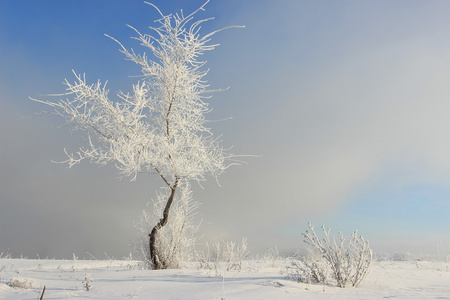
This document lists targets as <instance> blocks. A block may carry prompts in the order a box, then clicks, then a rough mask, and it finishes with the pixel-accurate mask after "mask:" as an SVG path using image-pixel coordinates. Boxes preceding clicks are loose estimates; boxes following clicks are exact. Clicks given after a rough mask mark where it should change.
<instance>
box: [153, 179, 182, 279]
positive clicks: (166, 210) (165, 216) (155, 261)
mask: <svg viewBox="0 0 450 300" xmlns="http://www.w3.org/2000/svg"><path fill="white" fill-rule="evenodd" d="M177 187H178V179H176V180H175V183H174V185H173V186H170V189H171V192H170V196H169V199H167V203H166V207H165V208H164V212H163V218H162V219H160V220H159V222H158V223H157V224H156V225H155V227H153V229H152V232H151V233H150V234H149V237H150V241H149V245H150V260H151V262H152V265H153V269H155V270H159V269H163V268H164V265H163V264H161V261H160V260H159V257H158V253H157V249H156V236H157V234H158V231H159V230H160V229H161V228H162V227H164V226H165V225H166V224H167V222H168V221H169V211H170V206H171V205H172V203H173V200H174V198H175V192H176V190H177Z"/></svg>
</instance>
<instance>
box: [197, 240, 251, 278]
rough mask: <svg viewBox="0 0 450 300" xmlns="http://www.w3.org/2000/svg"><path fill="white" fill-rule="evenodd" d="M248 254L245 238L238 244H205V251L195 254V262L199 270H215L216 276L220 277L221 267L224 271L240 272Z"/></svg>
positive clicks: (220, 242) (226, 242) (229, 242)
mask: <svg viewBox="0 0 450 300" xmlns="http://www.w3.org/2000/svg"><path fill="white" fill-rule="evenodd" d="M249 254H250V251H249V250H248V246H247V238H243V239H242V240H241V242H240V243H238V244H237V243H235V242H232V241H223V240H219V241H218V242H215V243H213V244H211V246H210V245H209V243H206V251H200V252H197V260H198V261H199V268H200V269H206V270H215V272H216V276H221V273H222V272H221V269H222V266H221V265H223V266H224V271H230V270H239V271H240V270H242V264H243V261H244V260H245V259H246V258H247V257H248V255H249Z"/></svg>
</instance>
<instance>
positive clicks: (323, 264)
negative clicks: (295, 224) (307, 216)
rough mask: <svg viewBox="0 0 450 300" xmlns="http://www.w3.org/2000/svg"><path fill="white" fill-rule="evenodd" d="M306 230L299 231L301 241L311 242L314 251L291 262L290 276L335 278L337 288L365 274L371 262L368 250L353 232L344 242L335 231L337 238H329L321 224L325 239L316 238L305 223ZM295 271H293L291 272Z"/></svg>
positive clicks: (319, 279)
mask: <svg viewBox="0 0 450 300" xmlns="http://www.w3.org/2000/svg"><path fill="white" fill-rule="evenodd" d="M308 226H309V228H310V231H308V230H307V231H306V233H303V237H304V238H305V239H304V241H305V243H307V244H309V245H311V246H312V247H313V248H314V250H315V253H316V254H315V255H314V254H311V253H310V254H307V255H304V256H302V257H300V258H299V261H297V262H294V264H293V266H292V267H291V269H290V274H291V277H296V278H297V279H298V280H299V281H303V282H311V281H315V282H323V283H327V282H328V277H330V276H331V277H332V278H333V279H334V280H336V285H337V286H338V287H346V286H347V285H348V284H351V285H352V286H353V287H357V286H358V285H359V284H360V283H361V281H362V280H363V279H364V278H365V277H366V276H367V274H368V273H369V271H370V266H371V264H372V250H371V249H370V246H369V241H368V240H366V239H364V238H363V237H362V236H359V237H358V234H357V231H355V232H354V233H353V234H352V236H351V238H350V239H349V240H348V241H347V240H346V239H345V238H344V236H343V234H342V233H340V232H339V239H338V240H336V239H335V238H331V237H330V229H325V227H324V226H322V230H323V233H324V235H325V238H323V239H320V238H319V237H318V236H317V234H316V232H315V231H314V226H312V225H311V223H308ZM294 271H295V272H297V273H295V272H294Z"/></svg>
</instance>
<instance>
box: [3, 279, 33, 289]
mask: <svg viewBox="0 0 450 300" xmlns="http://www.w3.org/2000/svg"><path fill="white" fill-rule="evenodd" d="M33 283H34V281H33V280H31V279H28V278H11V279H10V280H9V284H8V285H9V286H10V287H12V288H16V289H31V288H33Z"/></svg>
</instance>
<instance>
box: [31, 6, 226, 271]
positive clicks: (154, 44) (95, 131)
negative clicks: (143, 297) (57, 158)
mask: <svg viewBox="0 0 450 300" xmlns="http://www.w3.org/2000/svg"><path fill="white" fill-rule="evenodd" d="M207 3H208V1H207V2H206V3H205V4H203V5H202V6H201V7H200V8H199V9H197V10H196V11H194V12H193V13H191V14H189V15H187V16H185V15H184V14H183V11H181V12H180V13H178V14H174V15H172V14H170V15H164V14H163V13H162V12H161V11H160V10H159V9H158V8H157V7H156V6H154V5H153V4H151V3H147V4H149V5H151V6H153V7H154V8H155V9H156V10H157V12H158V13H159V14H160V18H159V19H158V20H156V23H157V24H158V26H156V27H150V29H151V34H142V33H140V32H139V31H138V30H136V29H135V28H133V27H131V26H129V27H130V28H131V29H133V30H134V31H135V32H136V37H134V39H136V40H138V41H139V42H140V44H141V45H142V46H143V47H144V48H147V50H150V51H149V53H148V54H147V53H143V54H138V53H136V52H135V51H134V50H133V49H130V50H128V49H126V48H125V47H124V46H123V45H122V44H121V43H120V42H119V41H117V40H115V39H114V38H112V37H110V38H111V39H113V40H114V41H116V42H117V43H118V44H119V45H120V47H121V52H122V53H123V54H124V55H125V56H126V58H127V59H129V60H131V61H133V62H135V63H136V64H137V65H138V66H139V67H140V68H141V71H142V78H141V80H140V81H138V82H137V83H136V84H134V85H133V92H132V93H131V94H130V93H123V92H119V93H118V95H117V96H118V99H115V100H111V99H110V97H109V90H108V89H107V88H106V84H102V83H101V82H100V81H98V82H97V83H95V84H88V83H87V82H86V78H85V76H84V75H83V76H81V75H77V74H76V73H75V72H74V74H75V78H76V81H75V82H74V83H71V82H69V81H68V80H66V81H65V85H66V86H67V93H66V94H63V95H58V96H66V97H68V98H65V99H60V100H59V101H56V102H53V101H42V100H36V99H32V100H35V101H38V102H41V103H44V104H47V105H49V106H51V107H53V108H54V110H55V112H56V113H57V114H58V115H60V116H62V117H64V118H65V119H66V120H67V122H68V123H70V124H72V125H73V126H74V127H75V128H76V129H79V130H82V131H84V132H85V133H86V134H87V141H88V143H87V145H86V146H85V147H81V148H80V149H79V151H78V152H76V153H75V154H69V153H67V152H66V154H67V156H68V159H67V161H66V162H67V163H68V164H69V166H70V167H71V166H73V165H75V164H77V163H79V162H80V161H82V160H84V159H88V160H90V161H91V162H92V163H95V164H107V163H110V162H113V163H114V164H115V166H116V167H117V168H118V170H119V171H120V173H121V174H122V175H124V176H129V177H131V179H132V180H134V179H135V178H136V176H137V175H138V174H140V173H145V174H157V175H158V176H159V177H160V178H161V179H162V181H163V182H164V184H165V186H166V188H167V189H168V193H167V200H166V203H165V205H164V209H163V211H162V216H161V219H160V220H159V221H158V222H157V224H155V225H154V227H153V228H152V230H151V232H150V233H149V237H150V238H149V251H150V257H151V263H152V267H153V268H155V269H160V268H162V267H163V265H162V264H161V261H160V259H159V257H158V255H157V253H158V249H157V237H158V231H159V230H160V229H161V228H162V227H164V226H165V225H166V224H167V222H168V221H169V212H170V208H171V206H172V203H173V201H174V199H175V194H176V191H177V189H178V187H179V186H180V184H181V182H182V181H183V180H186V181H191V180H197V181H203V180H205V177H206V175H208V174H210V175H213V176H218V175H219V174H220V173H222V172H223V171H224V170H225V169H226V168H227V166H228V165H229V163H228V162H227V161H229V160H230V159H231V158H232V156H231V155H230V154H228V153H226V152H225V151H224V149H223V148H222V147H221V146H220V145H219V141H218V140H217V139H216V138H215V137H213V134H212V133H211V131H210V129H209V128H208V127H206V126H205V123H206V119H205V113H207V112H208V111H209V108H208V104H207V103H206V102H205V99H207V98H209V97H210V93H211V92H212V91H209V90H208V85H207V84H206V81H205V79H204V77H205V75H206V74H207V70H204V69H203V67H204V65H205V62H204V61H201V60H199V59H200V56H201V55H202V54H203V53H204V52H205V51H210V50H213V49H214V48H215V47H216V46H217V45H216V44H211V37H212V36H213V35H214V34H215V33H217V32H218V31H221V30H223V29H225V28H223V29H220V30H216V31H213V32H211V33H208V34H205V35H202V34H201V33H200V29H201V25H202V24H203V23H204V22H206V21H208V20H211V18H209V19H202V20H198V21H195V20H194V15H195V14H196V13H197V12H199V11H201V10H204V7H205V5H206V4H207ZM231 27H234V26H231ZM226 28H230V27H226ZM108 37H109V36H108ZM160 244H161V243H160Z"/></svg>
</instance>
